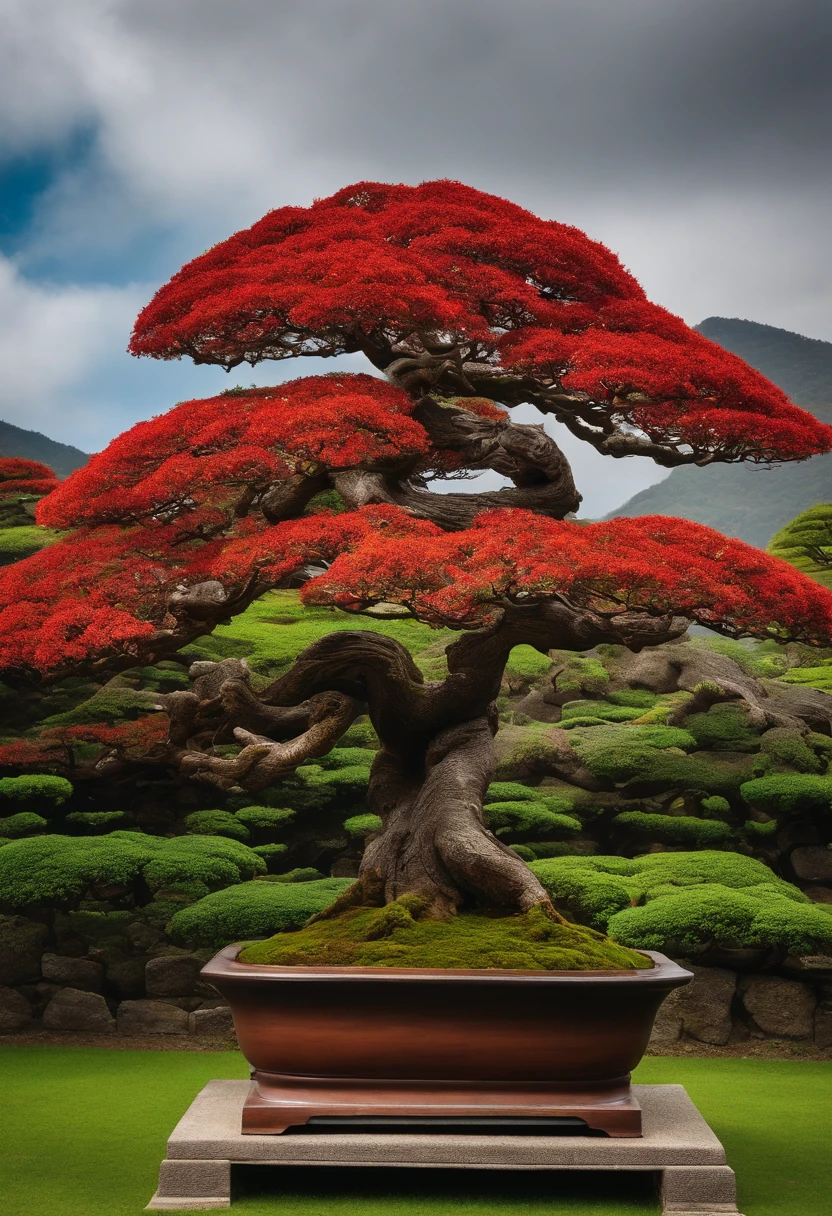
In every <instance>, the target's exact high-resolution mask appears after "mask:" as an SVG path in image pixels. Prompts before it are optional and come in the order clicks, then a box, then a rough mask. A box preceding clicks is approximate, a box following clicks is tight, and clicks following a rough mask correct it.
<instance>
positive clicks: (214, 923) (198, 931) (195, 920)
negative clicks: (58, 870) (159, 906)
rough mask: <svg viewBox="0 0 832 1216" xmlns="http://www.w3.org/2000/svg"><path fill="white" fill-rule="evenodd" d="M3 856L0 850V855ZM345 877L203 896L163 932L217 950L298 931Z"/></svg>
mask: <svg viewBox="0 0 832 1216" xmlns="http://www.w3.org/2000/svg"><path fill="white" fill-rule="evenodd" d="M0 851H2V850H0ZM351 881H352V880H351V879H349V878H325V879H322V880H320V881H318V882H295V883H286V884H283V883H274V882H244V883H240V885H239V886H235V887H227V888H226V889H225V890H224V891H216V892H215V893H214V894H213V895H207V896H206V897H205V898H204V899H201V900H199V902H198V903H195V904H191V906H190V907H187V908H183V909H182V910H181V912H177V913H176V915H175V916H173V917H172V918H171V920H170V923H169V924H168V927H167V932H168V935H169V936H170V938H171V939H172V941H174V942H178V943H180V944H181V945H188V946H205V947H211V948H212V949H219V948H220V947H221V946H227V945H228V944H229V942H235V941H241V940H242V941H245V940H249V939H251V938H254V937H271V936H272V934H274V933H280V932H281V931H283V930H284V929H299V928H300V926H301V925H303V924H305V923H306V921H307V920H308V919H309V917H310V916H313V915H314V914H315V913H316V912H322V911H323V909H324V908H326V907H328V906H329V904H331V903H334V902H335V900H336V899H337V898H338V896H339V895H340V894H341V893H342V892H343V891H346V889H347V887H349V886H350V885H351Z"/></svg>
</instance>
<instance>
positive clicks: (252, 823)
mask: <svg viewBox="0 0 832 1216" xmlns="http://www.w3.org/2000/svg"><path fill="white" fill-rule="evenodd" d="M197 814H199V812H197ZM234 818H235V819H236V820H237V821H238V822H239V823H242V824H243V825H244V827H246V828H248V829H249V830H250V831H252V832H277V831H280V830H282V829H283V828H287V827H289V825H290V824H291V823H292V822H293V821H294V818H295V812H294V811H292V810H289V809H288V808H285V807H271V806H245V807H243V808H242V810H240V811H237V813H236V815H235V816H234Z"/></svg>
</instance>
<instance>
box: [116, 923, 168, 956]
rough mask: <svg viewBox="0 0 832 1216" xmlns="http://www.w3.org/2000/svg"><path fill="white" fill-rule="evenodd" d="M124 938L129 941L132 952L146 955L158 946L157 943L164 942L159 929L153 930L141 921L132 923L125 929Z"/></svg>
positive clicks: (162, 934)
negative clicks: (135, 951)
mask: <svg viewBox="0 0 832 1216" xmlns="http://www.w3.org/2000/svg"><path fill="white" fill-rule="evenodd" d="M125 936H126V937H127V938H128V939H129V941H130V944H131V945H132V947H133V949H134V950H137V951H138V953H139V954H146V953H147V952H148V950H152V948H153V947H154V946H158V944H159V942H161V941H164V937H165V935H164V933H162V931H161V930H160V929H154V928H152V927H151V926H150V925H146V924H144V923H143V922H142V921H134V922H133V923H132V924H131V925H128V926H127V928H126V929H125Z"/></svg>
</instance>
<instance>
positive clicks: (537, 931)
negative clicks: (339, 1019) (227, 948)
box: [239, 896, 652, 971]
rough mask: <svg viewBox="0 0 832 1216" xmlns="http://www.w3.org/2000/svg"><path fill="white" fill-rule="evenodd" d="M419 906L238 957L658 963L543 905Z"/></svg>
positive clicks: (310, 931) (634, 966) (372, 911)
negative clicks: (423, 913) (495, 912)
mask: <svg viewBox="0 0 832 1216" xmlns="http://www.w3.org/2000/svg"><path fill="white" fill-rule="evenodd" d="M420 907H421V901H420V900H419V899H418V898H417V897H414V896H410V897H408V896H404V897H402V898H401V899H399V900H396V901H395V902H394V903H392V904H388V905H387V906H386V907H384V908H353V909H350V910H348V911H346V912H342V913H341V914H340V915H339V916H336V917H333V918H332V919H330V920H321V921H316V922H315V923H314V924H311V925H306V926H305V928H303V929H299V930H297V931H296V932H293V933H278V934H276V935H275V936H274V937H271V938H269V940H268V941H265V942H255V943H254V944H253V945H251V946H247V947H246V948H245V949H244V950H243V951H242V952H241V954H240V956H239V957H240V961H241V962H244V963H261V964H263V963H265V964H268V965H270V966H280V967H308V966H316V967H428V968H442V969H443V970H444V969H448V970H451V969H454V970H456V969H460V970H466V969H478V968H494V969H497V970H499V971H636V970H640V969H643V968H646V967H650V966H651V965H652V964H651V962H650V960H649V959H646V958H644V956H643V955H640V954H637V953H636V952H635V951H633V950H628V949H626V948H625V947H622V946H619V945H616V944H615V943H614V942H611V941H610V940H609V939H608V938H605V937H604V936H603V935H602V934H600V933H597V932H595V931H594V930H592V929H588V928H585V927H583V926H579V925H562V924H558V923H556V922H555V921H552V920H550V919H549V917H548V916H547V915H546V914H545V912H543V911H542V909H539V908H532V909H531V910H530V911H529V912H526V913H525V914H524V915H522V916H490V915H487V914H486V913H482V912H461V913H460V914H459V915H458V916H456V917H454V918H453V920H449V921H445V920H419V919H418V915H419V911H420ZM414 913H415V916H414Z"/></svg>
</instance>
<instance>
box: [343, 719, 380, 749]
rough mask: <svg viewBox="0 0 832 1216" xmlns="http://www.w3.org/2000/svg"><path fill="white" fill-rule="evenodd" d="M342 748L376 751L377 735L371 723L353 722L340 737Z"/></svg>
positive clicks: (377, 744)
mask: <svg viewBox="0 0 832 1216" xmlns="http://www.w3.org/2000/svg"><path fill="white" fill-rule="evenodd" d="M341 746H342V747H366V748H368V749H372V750H373V751H377V750H378V746H379V740H378V735H377V734H376V732H375V729H374V728H373V725H372V723H371V722H353V724H352V726H351V727H350V728H349V730H348V731H347V732H346V734H344V735H342V736H341Z"/></svg>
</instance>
